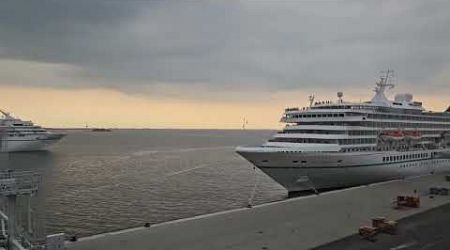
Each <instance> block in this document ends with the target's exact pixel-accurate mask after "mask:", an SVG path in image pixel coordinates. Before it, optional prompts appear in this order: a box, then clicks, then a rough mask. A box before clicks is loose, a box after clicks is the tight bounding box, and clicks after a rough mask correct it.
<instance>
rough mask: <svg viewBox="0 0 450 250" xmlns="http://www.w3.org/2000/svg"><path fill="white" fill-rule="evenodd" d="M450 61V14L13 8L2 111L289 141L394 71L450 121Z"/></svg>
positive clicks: (181, 6)
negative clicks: (311, 105)
mask: <svg viewBox="0 0 450 250" xmlns="http://www.w3.org/2000/svg"><path fill="white" fill-rule="evenodd" d="M449 55H450V3H449V2H444V1H426V2H423V1H407V2H400V1H365V2H360V1H327V2H321V1H299V2H293V1H262V2H261V1H185V2H180V1H178V2H177V1H148V2H146V1H126V3H125V2H124V1H98V0H97V1H84V0H82V1H70V2H69V1H67V2H63V1H39V2H37V1H36V2H30V1H9V0H5V1H2V2H1V3H0V93H2V98H1V101H0V107H1V108H3V109H6V110H9V111H11V112H13V113H14V114H16V115H18V116H20V117H23V118H25V119H30V120H33V121H35V122H36V123H39V124H42V125H44V126H48V127H83V126H85V125H86V124H88V125H89V126H92V127H126V128H240V127H241V126H242V121H243V119H244V118H245V119H247V120H248V121H249V124H248V127H249V128H279V127H280V126H281V125H280V124H279V122H278V121H279V118H280V116H281V113H282V111H283V108H285V107H288V106H305V105H306V104H307V96H308V95H309V94H312V93H314V94H315V95H316V97H317V99H319V100H334V99H336V97H335V96H336V94H335V93H336V92H337V91H343V92H344V95H345V97H344V98H345V99H347V100H350V101H359V100H368V99H370V98H371V96H372V91H371V90H372V88H373V85H374V82H375V81H376V80H377V77H378V75H379V71H380V70H383V69H385V68H387V67H389V68H393V69H394V70H396V84H397V86H396V88H395V89H393V90H392V91H390V92H389V95H390V96H391V97H392V96H393V94H394V93H401V92H412V94H414V96H415V97H416V98H415V99H417V100H419V101H423V102H424V105H425V107H426V108H428V109H431V110H435V111H441V110H444V109H445V108H447V106H448V105H449V104H450V103H449V98H448V96H449V95H450V88H449V86H450V56H449Z"/></svg>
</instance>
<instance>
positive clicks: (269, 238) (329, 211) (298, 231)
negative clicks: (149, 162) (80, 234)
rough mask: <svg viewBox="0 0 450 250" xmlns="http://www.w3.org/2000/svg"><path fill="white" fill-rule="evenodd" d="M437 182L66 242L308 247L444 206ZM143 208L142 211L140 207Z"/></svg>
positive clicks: (398, 184)
mask: <svg viewBox="0 0 450 250" xmlns="http://www.w3.org/2000/svg"><path fill="white" fill-rule="evenodd" d="M432 186H439V187H450V182H446V181H445V175H442V174H436V175H429V176H422V177H416V178H410V179H404V180H396V181H390V182H384V183H378V184H372V185H367V186H361V187H355V188H350V189H345V190H338V191H331V192H328V193H323V194H320V195H310V196H305V197H297V198H292V199H287V200H283V201H279V202H273V203H269V204H263V205H259V206H255V207H253V208H242V209H235V210H231V211H224V212H219V213H215V214H209V215H203V216H197V217H193V218H188V219H181V220H177V221H172V222H166V223H161V224H157V225H152V226H151V227H150V228H145V227H141V228H134V229H128V230H123V231H119V232H113V233H105V234H101V235H94V236H90V237H85V238H80V239H78V241H76V242H67V243H66V247H67V249H69V250H82V249H83V250H89V249H92V250H94V249H95V250H97V249H110V250H115V249H165V250H167V249H309V248H313V247H318V246H323V245H325V244H327V243H330V242H333V241H337V240H339V239H342V238H345V237H348V236H350V235H353V234H355V233H356V232H357V230H358V228H359V227H360V226H361V225H367V224H370V219H371V218H372V217H378V216H384V217H387V218H388V219H394V220H398V219H402V218H406V217H408V216H411V215H414V214H417V213H421V212H424V211H427V210H429V209H432V208H436V207H439V206H442V205H445V204H447V203H449V202H450V196H434V198H432V199H431V198H429V197H428V190H429V188H430V187H432ZM414 190H416V192H417V194H418V195H419V196H420V197H421V206H420V208H410V209H402V210H397V209H393V206H392V201H393V200H394V199H395V197H396V196H397V195H407V194H413V192H414ZM136 212H139V211H136Z"/></svg>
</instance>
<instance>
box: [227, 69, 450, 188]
mask: <svg viewBox="0 0 450 250" xmlns="http://www.w3.org/2000/svg"><path fill="white" fill-rule="evenodd" d="M391 76H392V71H387V72H386V74H384V75H383V76H382V77H381V79H380V81H379V82H377V83H376V88H375V96H374V97H373V98H372V100H371V101H367V102H347V101H344V100H343V99H342V97H343V94H342V93H338V98H339V99H338V100H337V101H334V102H332V101H322V102H314V97H310V106H309V107H305V108H288V109H286V110H285V112H284V114H283V117H282V118H281V121H282V122H284V123H286V124H287V125H286V126H285V127H284V129H283V130H282V131H280V132H278V133H277V134H276V135H274V137H273V138H272V139H270V140H269V141H268V142H266V143H265V144H264V145H262V146H258V147H238V148H236V152H237V153H238V154H240V155H241V156H243V157H244V158H245V159H247V160H248V161H250V162H251V163H253V164H254V165H255V166H257V167H258V168H259V169H261V170H262V171H263V172H264V173H266V174H267V175H268V176H270V177H271V178H272V179H274V180H275V181H276V182H278V183H279V184H281V185H282V186H284V187H285V188H286V189H287V190H288V192H289V193H290V194H291V193H293V192H297V191H304V190H307V189H309V190H310V189H315V190H321V189H333V188H341V187H349V186H356V185H362V184H368V183H374V182H379V181H385V180H392V179H399V178H405V177H409V176H418V175H426V174H430V173H435V172H443V171H449V170H450V108H449V109H448V110H446V111H445V112H431V111H425V109H424V108H423V107H422V103H421V102H417V101H413V97H412V95H411V94H398V95H396V96H395V100H393V101H391V100H388V98H386V96H385V93H384V92H385V90H386V89H387V88H393V87H394V85H393V84H392V83H391V81H390V79H391Z"/></svg>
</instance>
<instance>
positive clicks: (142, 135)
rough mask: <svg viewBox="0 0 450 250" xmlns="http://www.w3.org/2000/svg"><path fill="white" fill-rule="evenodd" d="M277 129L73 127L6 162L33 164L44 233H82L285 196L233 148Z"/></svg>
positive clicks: (2, 160)
mask: <svg viewBox="0 0 450 250" xmlns="http://www.w3.org/2000/svg"><path fill="white" fill-rule="evenodd" d="M272 134H273V131H249V130H247V131H243V130H114V131H112V132H90V131H78V132H75V131H72V132H68V135H67V137H65V138H64V139H63V140H62V141H61V142H59V143H58V144H56V145H55V146H54V147H52V148H51V149H50V150H49V151H43V152H33V153H11V154H3V155H0V167H1V168H2V169H6V168H10V169H26V170H34V171H36V172H38V173H40V174H41V176H42V183H41V186H40V190H39V193H38V195H37V196H36V197H35V198H34V201H33V202H34V204H35V207H36V208H35V210H36V211H35V215H36V218H37V219H36V225H37V227H38V228H39V229H40V231H42V232H41V233H44V234H50V233H57V232H65V233H68V234H76V235H79V236H86V235H92V234H97V233H102V232H109V231H115V230H119V229H125V228H130V227H135V226H142V225H143V224H144V223H145V222H150V223H159V222H164V221H170V220H175V219H179V218H186V217H191V216H195V215H200V214H206V213H211V212H217V211H223V210H227V209H233V208H240V207H244V206H246V205H247V204H248V200H249V197H250V195H251V194H252V190H253V188H254V185H255V183H258V186H257V189H256V193H255V196H254V202H255V203H265V202H270V201H275V200H280V199H283V198H285V197H286V191H285V190H284V189H283V188H282V187H281V186H279V185H278V184H276V183H275V182H274V181H272V180H271V179H269V178H268V177H267V176H265V175H264V174H263V173H262V172H260V171H258V170H256V174H255V170H254V169H253V167H252V165H251V164H250V163H248V162H246V161H245V160H244V159H242V158H241V157H240V156H238V155H237V154H235V153H234V148H235V147H236V146H238V145H257V144H261V143H263V142H264V141H265V140H266V139H268V138H269V137H270V136H271V135H272Z"/></svg>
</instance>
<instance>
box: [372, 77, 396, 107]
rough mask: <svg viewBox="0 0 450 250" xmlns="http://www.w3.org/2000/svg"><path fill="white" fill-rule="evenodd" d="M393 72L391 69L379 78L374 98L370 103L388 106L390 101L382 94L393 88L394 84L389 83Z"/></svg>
mask: <svg viewBox="0 0 450 250" xmlns="http://www.w3.org/2000/svg"><path fill="white" fill-rule="evenodd" d="M393 74H394V71H393V70H391V69H388V70H387V71H386V72H385V75H382V76H381V77H380V81H378V82H377V83H376V85H377V86H376V87H375V89H374V92H375V96H374V97H373V98H372V101H371V102H372V103H377V104H384V105H386V106H388V105H390V101H389V100H388V99H387V97H386V95H385V94H384V92H385V91H386V89H387V88H389V89H392V88H394V86H395V85H394V84H393V83H392V82H391V79H392V78H393Z"/></svg>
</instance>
